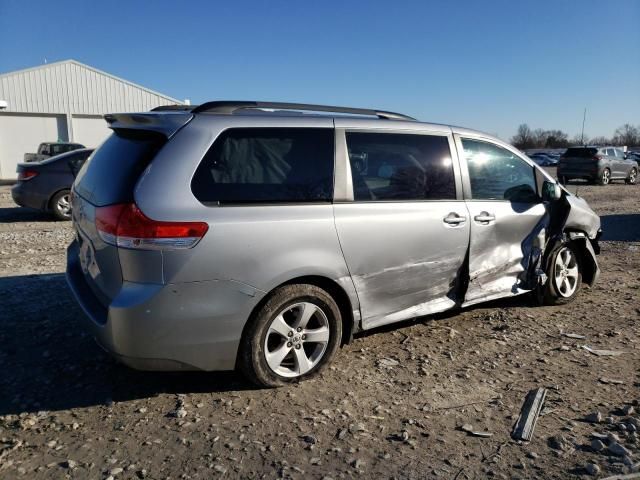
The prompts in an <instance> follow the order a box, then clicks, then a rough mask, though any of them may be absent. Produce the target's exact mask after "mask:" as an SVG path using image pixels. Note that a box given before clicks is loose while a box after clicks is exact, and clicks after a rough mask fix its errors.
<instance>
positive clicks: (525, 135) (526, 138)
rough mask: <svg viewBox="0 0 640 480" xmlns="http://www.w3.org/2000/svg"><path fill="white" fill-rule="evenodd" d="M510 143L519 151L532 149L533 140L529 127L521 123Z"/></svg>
mask: <svg viewBox="0 0 640 480" xmlns="http://www.w3.org/2000/svg"><path fill="white" fill-rule="evenodd" d="M511 143H512V144H513V146H514V147H516V148H519V149H521V150H525V149H527V148H533V147H534V146H535V145H534V139H533V135H532V133H531V129H530V128H529V125H527V124H526V123H522V124H521V125H520V126H519V127H518V132H517V133H516V134H515V135H514V136H513V137H511Z"/></svg>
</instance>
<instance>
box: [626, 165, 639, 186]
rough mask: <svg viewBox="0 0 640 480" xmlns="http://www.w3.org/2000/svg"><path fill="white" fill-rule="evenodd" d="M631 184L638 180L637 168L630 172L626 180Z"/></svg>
mask: <svg viewBox="0 0 640 480" xmlns="http://www.w3.org/2000/svg"><path fill="white" fill-rule="evenodd" d="M625 181H626V182H627V183H628V184H629V185H635V184H636V182H637V181H638V171H637V170H636V169H635V168H632V169H631V171H630V172H629V176H628V177H627V179H626V180H625Z"/></svg>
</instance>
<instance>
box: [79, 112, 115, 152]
mask: <svg viewBox="0 0 640 480" xmlns="http://www.w3.org/2000/svg"><path fill="white" fill-rule="evenodd" d="M72 122H73V141H74V142H78V143H81V144H83V145H84V146H85V147H87V148H95V147H97V146H98V145H100V144H101V143H102V142H104V141H105V139H106V138H107V137H108V136H109V135H110V134H111V130H110V129H109V128H108V127H107V122H105V121H104V118H102V117H99V116H91V117H90V116H77V115H74V116H73V120H72Z"/></svg>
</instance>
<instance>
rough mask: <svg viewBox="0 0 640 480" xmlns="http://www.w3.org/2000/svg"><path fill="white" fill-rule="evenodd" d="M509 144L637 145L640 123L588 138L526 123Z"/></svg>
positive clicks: (625, 125) (558, 146)
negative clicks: (532, 127) (605, 134)
mask: <svg viewBox="0 0 640 480" xmlns="http://www.w3.org/2000/svg"><path fill="white" fill-rule="evenodd" d="M511 144H512V145H513V146H514V147H516V148H519V149H520V150H527V149H529V148H567V147H573V146H578V145H617V146H628V147H632V146H638V145H640V125H639V126H637V127H635V126H633V125H630V124H628V123H625V124H624V125H622V126H621V127H618V128H617V129H616V131H615V132H614V134H613V137H611V138H607V137H604V136H600V137H593V138H589V137H588V136H587V135H585V136H584V138H583V137H582V135H580V134H577V135H574V136H573V137H572V138H569V135H567V134H566V133H565V132H563V131H562V130H543V129H541V128H536V129H535V130H532V129H531V128H529V125H527V124H526V123H523V124H521V125H520V126H519V127H518V131H517V133H516V134H515V135H514V136H513V137H511Z"/></svg>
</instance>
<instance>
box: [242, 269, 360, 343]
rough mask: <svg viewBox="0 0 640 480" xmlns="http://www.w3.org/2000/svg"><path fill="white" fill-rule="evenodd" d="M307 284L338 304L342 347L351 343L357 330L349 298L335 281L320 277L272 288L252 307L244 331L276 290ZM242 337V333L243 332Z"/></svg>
mask: <svg viewBox="0 0 640 480" xmlns="http://www.w3.org/2000/svg"><path fill="white" fill-rule="evenodd" d="M301 283H305V284H309V285H315V286H316V287H319V288H322V289H323V290H324V291H326V292H327V293H328V294H329V295H331V297H332V298H333V299H334V300H335V302H336V303H337V304H338V308H339V309H340V315H341V316H342V345H346V344H348V343H349V342H350V341H351V338H352V335H353V334H354V333H355V331H356V330H357V329H356V328H355V325H354V319H353V309H352V308H353V307H352V305H351V300H349V296H348V295H347V292H345V291H344V289H343V288H342V287H341V286H340V285H338V284H337V283H336V282H335V281H333V280H331V279H329V278H327V277H321V276H317V275H307V276H304V277H297V278H292V279H291V280H288V281H286V282H284V283H281V284H280V285H278V286H277V287H274V288H273V289H272V290H271V291H270V292H269V293H268V294H267V295H265V296H264V297H263V298H262V299H261V300H260V302H258V304H257V305H256V306H255V307H254V309H253V311H252V312H251V315H250V316H249V321H248V322H247V323H246V325H245V330H246V328H247V326H248V325H249V324H250V323H251V321H252V320H253V318H254V317H255V315H256V313H257V312H259V311H260V309H261V308H262V306H263V305H264V304H265V303H266V302H267V300H269V298H271V295H272V294H273V292H275V291H276V290H277V289H278V288H280V287H283V286H285V285H295V284H301ZM243 335H244V331H243Z"/></svg>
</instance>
